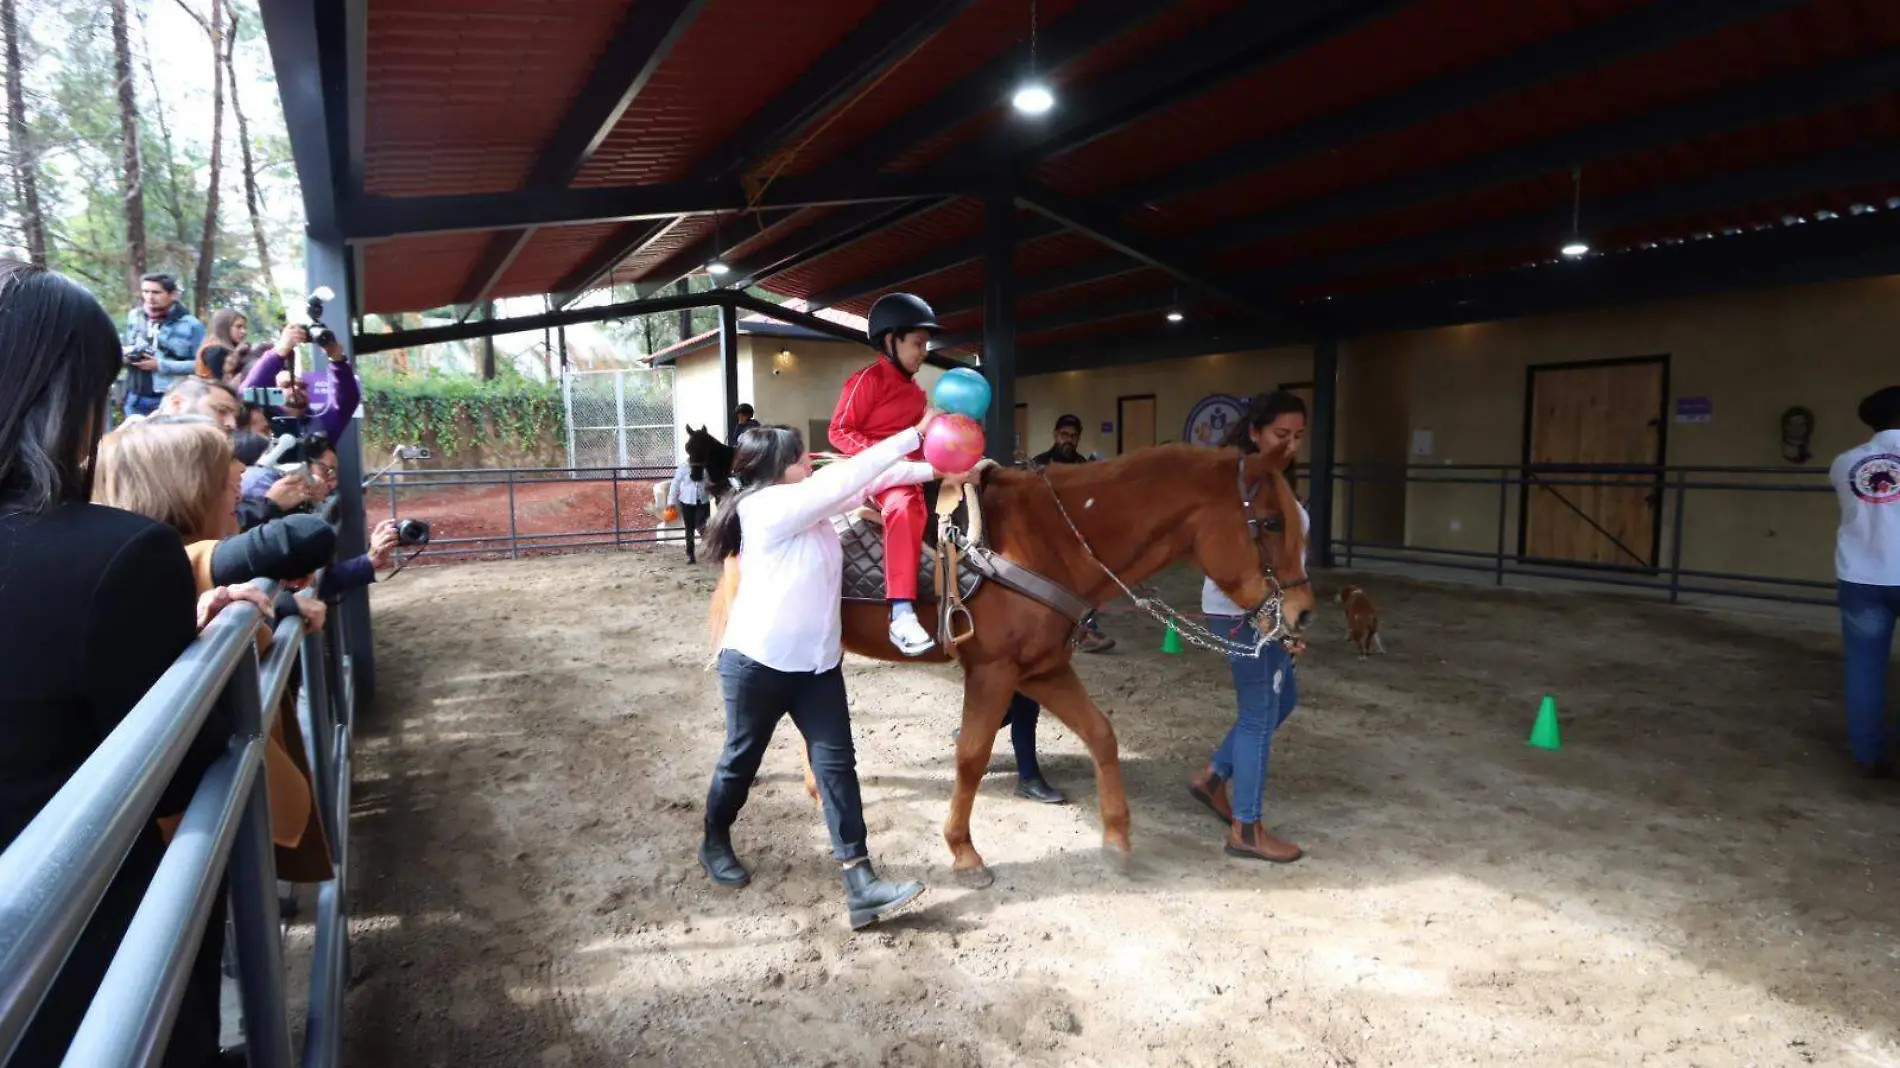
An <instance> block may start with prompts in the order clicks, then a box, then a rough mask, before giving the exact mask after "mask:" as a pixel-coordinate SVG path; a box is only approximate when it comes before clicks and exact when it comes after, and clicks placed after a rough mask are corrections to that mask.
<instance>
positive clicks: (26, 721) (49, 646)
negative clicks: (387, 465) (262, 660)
mask: <svg viewBox="0 0 1900 1068" xmlns="http://www.w3.org/2000/svg"><path fill="white" fill-rule="evenodd" d="M119 371H120V356H119V342H118V337H117V334H116V332H115V331H114V329H113V326H112V320H111V318H110V317H109V316H108V315H107V314H106V312H105V309H104V308H101V307H100V306H99V303H98V302H97V301H96V300H94V299H93V298H92V296H91V295H90V294H88V293H87V292H86V291H85V290H84V289H81V288H80V287H79V286H78V285H77V284H75V283H73V282H72V281H70V280H68V279H66V278H65V277H63V276H61V275H58V274H54V273H52V272H49V271H46V270H43V269H40V268H36V267H29V266H27V265H25V264H22V263H19V262H18V261H11V260H0V738H4V739H5V741H4V743H3V744H0V848H4V847H6V846H9V845H11V844H12V843H13V841H14V839H15V838H16V837H18V836H19V834H20V832H21V831H22V830H23V829H25V827H26V826H27V824H29V823H30V822H31V821H32V819H33V817H34V816H35V815H36V814H37V813H38V812H39V811H40V809H41V808H42V807H43V806H44V805H45V804H46V802H47V801H48V800H50V799H51V798H52V797H53V795H54V794H55V793H57V792H58V790H59V788H60V787H61V786H62V785H64V783H65V782H66V780H67V779H68V778H70V777H71V776H72V774H73V772H74V771H75V770H77V769H78V767H79V766H80V764H82V763H84V762H85V760H86V758H87V757H89V756H91V755H92V751H93V750H94V749H95V748H97V747H98V745H99V743H100V742H101V741H102V740H104V738H105V737H106V735H107V734H109V733H111V731H112V730H113V728H114V727H116V726H118V724H119V721H120V720H122V719H124V718H125V716H126V714H127V713H128V712H130V711H131V710H132V707H133V705H135V704H136V703H137V702H138V700H139V699H140V698H141V697H143V696H144V695H145V692H146V690H148V689H150V688H151V686H152V684H153V683H154V682H156V681H157V680H158V677H159V676H160V675H161V674H163V673H164V672H165V670H166V669H167V668H169V667H171V665H172V662H173V661H174V660H176V659H177V658H178V655H179V654H180V653H181V652H183V651H184V649H185V647H186V646H187V645H189V644H191V641H192V639H193V637H194V636H195V635H196V634H197V632H198V629H199V628H200V627H201V626H202V625H203V622H204V621H205V619H206V617H207V614H208V612H209V610H210V608H211V606H212V605H215V604H219V603H222V602H227V601H228V600H229V596H230V595H229V593H228V591H222V590H218V591H212V592H213V594H218V595H220V596H211V595H208V596H207V599H206V600H205V601H203V602H200V600H199V598H198V597H197V595H196V593H195V592H194V590H195V584H194V582H193V580H192V573H191V566H190V564H189V563H188V562H187V561H186V558H185V550H184V546H183V545H181V544H180V543H179V540H178V535H177V533H176V532H174V531H173V530H171V529H170V528H168V527H165V526H162V525H160V524H158V523H154V522H152V521H151V520H149V519H145V518H143V517H140V516H135V515H132V514H131V513H129V512H122V511H119V510H117V509H113V508H105V507H101V506H98V505H93V504H88V503H87V498H88V496H89V495H90V493H91V488H92V487H91V482H92V475H91V470H92V461H93V458H94V457H95V456H96V455H97V453H98V444H99V437H100V435H101V433H102V432H103V431H104V430H105V429H106V425H105V424H106V414H105V413H106V394H107V391H108V389H109V388H110V386H111V384H112V380H113V379H114V378H115V377H116V376H117V375H118V373H119ZM230 731H231V724H229V723H225V722H221V721H219V720H218V718H217V717H216V716H215V715H214V716H213V718H212V720H211V721H210V722H207V723H206V725H205V726H204V728H203V730H202V731H201V732H200V733H199V735H198V737H197V738H196V739H195V740H194V741H193V743H192V744H191V747H190V749H189V751H188V752H187V753H186V755H185V758H184V760H183V762H182V763H181V764H180V765H179V767H178V770H177V772H176V774H175V775H174V776H173V778H172V780H171V782H170V784H169V785H168V786H167V787H166V789H165V791H164V794H163V796H162V797H161V799H160V801H159V804H158V809H157V811H156V812H155V813H154V815H156V816H168V815H176V814H178V813H181V812H183V811H184V808H185V805H186V803H187V802H188V801H189V800H190V798H191V794H192V791H193V790H194V789H196V787H197V785H198V781H199V779H200V778H201V777H202V776H203V774H204V772H205V769H206V768H208V767H209V766H210V765H211V763H212V762H213V761H214V760H215V759H217V757H218V756H219V754H221V753H222V752H223V751H224V749H225V746H226V743H227V742H228V741H229V739H230ZM164 851H165V846H164V840H163V838H161V836H160V834H159V830H158V826H157V824H156V823H154V822H152V821H149V820H148V821H146V822H145V824H144V826H143V827H142V829H141V830H140V832H139V836H138V838H137V839H136V840H135V841H134V843H133V845H132V847H131V849H130V850H129V851H128V852H127V854H126V856H125V860H124V863H123V864H122V865H121V866H120V867H119V870H118V873H117V875H115V876H114V878H113V880H112V883H111V886H110V887H109V888H108V889H107V891H106V893H105V896H104V898H103V899H101V901H100V902H99V905H98V908H97V909H96V910H94V912H93V914H92V918H91V920H90V921H89V922H88V923H87V925H86V928H85V930H84V932H83V933H82V934H81V935H80V937H79V940H78V943H77V944H76V945H75V946H74V948H73V951H72V954H71V955H70V956H69V957H67V959H66V962H65V964H64V966H63V967H62V968H61V969H60V972H59V978H58V979H57V980H55V981H54V983H53V985H52V987H51V989H50V990H49V991H48V992H47V995H46V998H45V999H44V1000H43V1001H42V1002H41V1004H40V1007H39V1010H38V1012H37V1013H36V1014H35V1015H34V1017H33V1022H32V1024H31V1025H30V1026H29V1027H28V1028H27V1031H26V1033H25V1035H24V1036H23V1037H22V1039H21V1044H20V1045H19V1046H18V1047H17V1048H15V1049H14V1051H13V1058H12V1060H11V1062H10V1063H12V1064H21V1065H26V1064H57V1063H59V1061H60V1059H61V1058H62V1057H63V1056H64V1055H65V1051H66V1047H67V1044H68V1043H69V1042H70V1041H71V1039H72V1035H73V1032H74V1030H75V1029H76V1028H77V1027H78V1025H79V1021H80V1019H81V1018H82V1017H83V1016H84V1015H85V1013H86V1010H87V1008H88V1006H89V1005H90V1003H91V999H92V992H93V991H94V990H95V989H96V988H97V986H98V984H99V980H100V979H101V978H102V977H103V976H104V974H105V971H106V967H107V965H108V964H109V963H110V962H111V960H112V955H113V954H114V953H115V952H116V951H117V950H118V948H119V940H120V938H121V936H122V935H123V934H124V931H125V928H126V925H127V924H128V923H129V922H130V921H131V919H132V914H133V912H134V911H135V910H136V909H137V907H138V902H139V898H140V897H141V896H142V895H143V893H144V891H145V888H146V885H147V884H148V883H149V882H150V881H151V877H152V874H153V872H154V871H156V870H157V868H158V862H159V859H160V857H161V856H163V854H164ZM223 931H224V905H223V895H222V894H220V895H219V896H218V898H217V904H215V905H214V906H213V914H212V916H211V918H210V920H209V921H208V922H207V924H206V926H205V935H204V941H203V943H202V944H201V946H200V948H199V952H198V955H197V957H196V958H195V960H194V962H193V964H192V966H191V969H190V972H189V978H188V979H187V983H186V987H185V993H184V998H183V1001H182V1003H181V1004H180V1005H179V1009H178V1016H177V1020H176V1023H175V1024H174V1025H173V1028H172V1034H171V1041H170V1045H169V1047H168V1049H167V1052H166V1056H165V1059H164V1062H163V1063H164V1064H165V1065H166V1066H168V1068H171V1066H189V1068H200V1066H203V1065H209V1064H215V1063H217V1057H218V958H219V951H220V948H221V947H222V944H223Z"/></svg>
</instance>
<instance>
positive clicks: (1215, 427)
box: [1181, 393, 1246, 448]
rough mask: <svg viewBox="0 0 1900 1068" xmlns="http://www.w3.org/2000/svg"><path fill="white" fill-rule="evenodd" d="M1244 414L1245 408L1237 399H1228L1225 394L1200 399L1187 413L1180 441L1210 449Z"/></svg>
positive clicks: (1218, 442)
mask: <svg viewBox="0 0 1900 1068" xmlns="http://www.w3.org/2000/svg"><path fill="white" fill-rule="evenodd" d="M1245 414H1246V406H1245V405H1244V404H1243V403H1242V402H1241V400H1240V398H1239V397H1230V396H1228V395H1227V394H1225V393H1214V394H1210V395H1208V396H1206V397H1202V398H1201V399H1200V401H1199V402H1197V403H1196V404H1195V405H1194V407H1193V408H1192V409H1190V410H1189V411H1188V417H1187V427H1186V428H1185V429H1184V430H1183V431H1182V432H1181V440H1182V441H1185V442H1187V443H1188V444H1190V445H1206V446H1208V447H1210V448H1211V447H1213V446H1215V445H1219V444H1220V439H1221V438H1222V437H1224V436H1225V435H1226V433H1227V431H1228V429H1229V428H1230V427H1232V426H1233V425H1234V424H1235V423H1237V422H1239V421H1240V420H1241V418H1242V417H1243V416H1244V415H1245Z"/></svg>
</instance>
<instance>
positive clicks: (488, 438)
mask: <svg viewBox="0 0 1900 1068" xmlns="http://www.w3.org/2000/svg"><path fill="white" fill-rule="evenodd" d="M362 383H363V409H364V411H363V415H364V420H365V425H364V428H363V429H364V431H365V433H366V434H367V436H368V437H369V439H370V440H371V441H373V442H379V443H388V442H427V443H428V444H430V445H431V446H432V447H433V448H434V449H435V450H436V451H437V452H439V453H451V454H454V453H467V452H470V451H471V450H474V449H482V450H498V449H499V450H511V451H519V452H530V451H533V450H534V449H536V448H538V447H541V446H544V445H546V444H547V443H549V442H551V441H564V440H566V437H567V419H566V414H565V412H564V411H563V409H562V405H561V389H560V387H559V386H558V385H555V384H552V383H542V382H531V381H528V380H526V379H523V378H518V377H514V376H508V377H504V378H497V379H495V380H493V381H489V382H483V381H481V380H480V379H474V378H465V377H461V376H449V375H381V374H369V375H364V376H363V378H362Z"/></svg>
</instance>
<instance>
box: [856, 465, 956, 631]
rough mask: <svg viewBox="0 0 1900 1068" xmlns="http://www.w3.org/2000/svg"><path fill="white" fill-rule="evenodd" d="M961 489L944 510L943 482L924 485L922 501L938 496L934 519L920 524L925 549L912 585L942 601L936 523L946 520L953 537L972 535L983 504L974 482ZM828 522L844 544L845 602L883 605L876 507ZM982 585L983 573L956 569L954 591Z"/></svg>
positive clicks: (879, 522)
mask: <svg viewBox="0 0 1900 1068" xmlns="http://www.w3.org/2000/svg"><path fill="white" fill-rule="evenodd" d="M964 489H965V492H964V494H962V495H960V497H959V498H954V499H951V500H950V501H949V506H950V508H951V513H950V514H949V515H945V513H944V512H943V508H944V507H945V498H946V496H947V495H946V494H945V492H944V484H943V483H942V482H932V483H929V484H927V485H926V486H924V496H925V498H926V499H927V500H935V501H937V506H938V517H939V519H938V523H937V524H925V526H924V552H923V556H922V558H921V560H920V561H919V564H918V568H917V589H918V590H919V591H927V592H928V593H929V594H930V595H932V596H931V599H932V600H936V601H942V600H943V596H942V593H943V591H942V590H940V589H938V588H937V572H938V566H937V562H938V554H939V551H940V550H939V543H940V542H941V541H942V540H943V536H942V534H941V533H940V532H939V525H941V523H942V522H943V520H944V519H946V518H947V519H949V520H950V522H951V524H952V529H953V530H955V531H956V532H957V537H958V540H960V541H963V540H966V539H969V537H970V535H969V534H967V533H965V532H966V531H969V530H971V529H972V524H974V530H975V532H976V536H977V537H979V538H980V537H981V531H982V518H981V516H982V504H981V503H980V498H979V496H978V494H977V491H976V488H975V487H974V486H966V487H965V488H964ZM971 516H976V517H977V518H976V519H975V520H972V519H971ZM831 525H832V527H833V528H835V529H836V530H837V531H838V544H839V545H840V546H841V547H842V548H843V549H844V599H845V600H846V601H847V602H852V601H856V602H861V603H876V604H883V603H884V601H885V597H884V521H883V519H882V517H881V516H880V515H879V514H878V511H877V509H875V508H871V507H864V508H859V509H857V510H855V511H851V512H847V513H845V514H844V515H841V516H834V517H833V518H832V520H831ZM982 585H983V576H981V575H979V574H977V573H976V572H974V571H964V570H961V569H959V570H958V573H957V595H958V596H959V597H961V598H964V599H968V598H969V597H970V596H972V595H973V594H975V593H976V591H977V589H978V588H979V587H981V586H982Z"/></svg>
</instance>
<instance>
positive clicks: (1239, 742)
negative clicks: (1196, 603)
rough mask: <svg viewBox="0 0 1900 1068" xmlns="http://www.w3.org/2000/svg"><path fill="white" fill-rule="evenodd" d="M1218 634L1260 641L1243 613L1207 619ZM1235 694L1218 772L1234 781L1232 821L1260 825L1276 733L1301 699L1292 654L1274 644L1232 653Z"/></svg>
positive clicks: (1218, 757)
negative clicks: (1254, 653) (1255, 653)
mask: <svg viewBox="0 0 1900 1068" xmlns="http://www.w3.org/2000/svg"><path fill="white" fill-rule="evenodd" d="M1207 626H1208V629H1209V630H1212V631H1213V632H1214V633H1216V634H1225V635H1232V637H1233V639H1234V640H1235V641H1239V642H1245V643H1247V644H1249V645H1251V644H1253V643H1254V642H1256V641H1258V640H1259V636H1258V635H1257V634H1256V633H1255V632H1254V629H1253V627H1252V625H1250V624H1249V623H1247V621H1246V620H1245V619H1243V618H1241V617H1239V616H1212V617H1209V619H1208V621H1207ZM1227 665H1228V667H1229V668H1231V669H1232V670H1233V673H1234V698H1235V704H1236V705H1237V706H1238V711H1239V715H1238V716H1236V717H1235V719H1234V725H1233V726H1232V727H1231V728H1229V729H1228V731H1227V737H1225V738H1223V739H1221V743H1220V748H1218V749H1216V750H1214V760H1213V767H1214V774H1215V775H1218V776H1220V777H1221V778H1222V779H1226V780H1228V781H1229V782H1231V783H1232V784H1233V806H1234V819H1235V821H1237V822H1240V823H1257V822H1259V820H1260V816H1261V811H1262V810H1263V809H1264V808H1265V807H1266V797H1267V758H1268V757H1269V756H1270V755H1272V753H1273V732H1274V731H1277V730H1279V729H1280V724H1282V723H1285V722H1286V720H1287V717H1288V716H1290V715H1292V714H1293V706H1294V705H1295V704H1296V703H1298V701H1299V697H1300V691H1299V681H1298V677H1297V676H1296V674H1295V672H1294V668H1293V658H1292V657H1290V656H1288V655H1287V652H1286V649H1285V647H1283V646H1281V645H1280V643H1278V642H1275V643H1273V644H1272V645H1269V646H1267V647H1266V648H1265V649H1262V650H1260V655H1259V656H1257V657H1246V656H1230V657H1228V658H1227Z"/></svg>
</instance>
